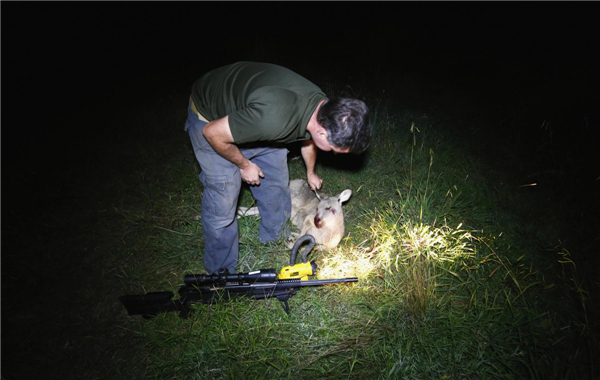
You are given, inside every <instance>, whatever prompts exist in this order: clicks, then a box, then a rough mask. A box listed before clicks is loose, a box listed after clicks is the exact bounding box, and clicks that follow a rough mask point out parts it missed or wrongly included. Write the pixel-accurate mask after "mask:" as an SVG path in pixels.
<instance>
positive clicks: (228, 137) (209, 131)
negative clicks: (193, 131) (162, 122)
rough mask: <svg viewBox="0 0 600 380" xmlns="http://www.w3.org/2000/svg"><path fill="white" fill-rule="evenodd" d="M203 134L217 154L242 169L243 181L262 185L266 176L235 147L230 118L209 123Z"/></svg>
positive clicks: (226, 117)
mask: <svg viewBox="0 0 600 380" xmlns="http://www.w3.org/2000/svg"><path fill="white" fill-rule="evenodd" d="M202 134H203V135H204V137H205V138H206V141H208V143H209V144H210V146H212V148H213V149H214V150H215V152H217V153H218V154H219V155H221V157H223V158H224V159H226V160H227V161H229V162H232V163H233V164H235V165H236V166H237V167H238V168H240V174H241V176H242V181H244V182H246V183H247V184H249V185H260V177H262V178H264V174H263V172H262V171H261V170H260V168H259V167H258V165H256V164H254V163H252V162H250V161H249V160H248V159H247V158H246V157H244V155H243V154H242V152H240V149H239V148H238V147H237V145H235V141H234V140H233V135H232V134H231V129H230V128H229V117H228V116H225V117H223V118H221V119H218V120H214V121H211V122H210V123H208V124H207V125H206V126H205V127H204V129H203V130H202Z"/></svg>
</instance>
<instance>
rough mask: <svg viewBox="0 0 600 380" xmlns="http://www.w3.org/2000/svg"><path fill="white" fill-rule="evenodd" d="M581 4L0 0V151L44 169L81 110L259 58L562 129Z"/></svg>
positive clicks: (135, 98)
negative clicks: (501, 110) (444, 97)
mask: <svg viewBox="0 0 600 380" xmlns="http://www.w3.org/2000/svg"><path fill="white" fill-rule="evenodd" d="M592 14H593V6H592V5H589V3H575V4H570V3H528V2H525V3H492V4H487V3H430V2H426V3H375V4H371V3H337V2H335V3H325V4H318V3H302V4H297V3H264V4H261V3H258V4H246V3H234V4H228V3H204V2H197V3H189V2H179V3H174V4H168V5H167V4H164V3H153V2H150V3H144V4H141V3H136V2H129V3H112V2H111V3H92V4H89V3H75V2H72V3H50V4H46V3H33V4H30V3H6V2H5V3H3V4H2V53H3V54H2V89H3V91H2V95H3V97H2V111H3V112H2V121H3V128H2V132H3V137H4V139H3V151H5V152H4V153H5V154H3V157H5V158H7V159H8V158H9V157H10V161H9V162H10V166H11V167H13V165H15V164H24V166H26V167H28V168H29V169H32V168H33V170H34V171H35V172H45V171H46V168H43V167H40V165H41V166H47V165H49V164H51V165H55V164H58V165H62V161H60V159H59V156H65V155H67V156H68V154H69V151H70V150H73V151H76V150H77V149H76V146H77V144H78V143H79V142H80V141H83V140H85V139H86V137H87V136H86V134H87V132H88V131H87V129H88V127H87V125H88V124H90V123H88V121H90V119H94V118H95V117H97V116H98V115H102V114H107V113H113V114H114V113H118V112H127V108H129V111H130V110H131V108H133V107H135V104H136V102H143V101H144V98H149V97H156V96H161V95H162V96H164V94H166V93H175V92H185V89H189V88H190V87H191V85H192V83H193V81H194V80H195V79H197V78H198V77H199V76H200V75H201V74H202V73H203V72H205V71H207V70H210V69H212V68H215V67H218V66H220V65H223V64H227V63H231V62H234V61H236V60H251V59H256V60H259V59H261V58H263V59H268V60H270V61H272V62H274V63H279V64H282V65H286V66H288V67H290V68H292V69H294V70H296V71H298V72H299V73H301V74H302V75H304V76H306V77H308V78H310V79H312V80H313V81H315V82H317V81H318V80H319V79H321V78H327V79H328V80H330V81H332V82H333V81H340V82H347V83H348V84H349V85H352V86H355V87H360V88H361V89H364V90H365V91H368V92H372V93H380V92H383V91H384V90H385V91H386V94H387V96H388V97H394V96H395V95H398V96H404V98H408V100H407V101H410V100H411V99H410V98H411V96H408V95H409V94H407V93H406V92H407V91H411V92H412V93H413V96H412V98H414V99H416V98H418V97H421V98H422V99H428V100H429V101H432V99H431V94H429V93H428V94H424V93H423V91H420V89H424V88H434V89H441V90H440V91H457V90H461V91H465V92H467V93H468V94H471V95H473V98H475V99H477V98H479V99H481V98H483V99H485V100H486V101H490V102H493V101H499V102H506V101H509V100H510V99H511V98H513V99H517V98H522V99H523V102H528V107H529V108H528V109H529V110H530V111H531V112H532V113H536V112H537V113H538V114H539V116H537V117H538V118H541V117H546V118H553V119H554V120H555V128H556V129H557V133H564V135H565V137H569V136H570V134H571V133H577V129H576V128H574V127H573V126H571V127H568V126H563V127H559V124H560V123H561V122H563V121H567V120H568V121H569V122H571V123H572V122H575V121H577V122H582V120H583V118H585V117H587V123H588V125H589V123H591V122H594V118H593V116H590V115H591V113H590V112H591V110H592V108H593V106H594V105H596V104H598V102H597V101H598V91H597V90H596V89H597V82H596V80H597V74H596V71H597V66H598V50H599V49H598V48H597V45H596V44H595V41H597V39H596V38H597V34H598V33H597V32H598V27H597V26H596V22H595V20H593V18H592ZM434 95H439V94H434ZM428 97H429V98H428ZM422 99H421V100H422ZM128 105H129V107H128ZM535 107H537V108H536V109H534V108H535ZM557 107H558V108H559V109H557ZM544 113H545V114H544ZM542 115H543V116H542ZM540 124H541V123H540ZM504 127H506V126H504ZM536 127H537V125H536ZM95 128H97V127H95ZM96 133H98V131H97V130H96ZM106 133H114V131H110V127H106ZM7 142H10V143H7ZM13 150H16V151H13ZM9 152H10V155H8V153H9ZM77 154H80V152H78V151H77ZM40 157H43V159H42V160H40V159H39V158H40ZM7 164H8V162H7ZM6 166H8V165H3V171H4V170H6ZM22 167H23V165H20V168H19V169H18V170H21V168H22ZM36 168H39V169H36Z"/></svg>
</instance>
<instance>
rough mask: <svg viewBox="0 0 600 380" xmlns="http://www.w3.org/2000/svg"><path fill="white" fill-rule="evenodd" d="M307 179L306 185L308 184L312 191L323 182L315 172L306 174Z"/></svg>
mask: <svg viewBox="0 0 600 380" xmlns="http://www.w3.org/2000/svg"><path fill="white" fill-rule="evenodd" d="M306 176H307V179H308V186H310V189H311V190H312V191H315V189H317V190H318V189H320V188H321V185H322V184H323V180H322V179H321V178H320V177H319V176H318V175H316V174H315V173H310V174H307V175H306Z"/></svg>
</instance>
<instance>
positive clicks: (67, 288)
mask: <svg viewBox="0 0 600 380" xmlns="http://www.w3.org/2000/svg"><path fill="white" fill-rule="evenodd" d="M380 103H381V99H371V102H370V104H380ZM185 104H186V103H185V97H184V96H181V97H167V98H164V99H160V102H158V103H157V104H153V105H152V106H151V107H147V108H145V109H136V110H135V112H134V111H132V112H133V113H132V115H135V116H132V117H130V118H124V119H122V120H121V121H118V122H117V121H115V120H110V121H109V122H110V123H114V124H113V125H112V128H114V130H115V131H119V130H121V131H123V130H129V131H131V132H130V133H131V136H126V134H125V133H122V132H121V133H119V134H115V135H114V136H115V137H114V139H115V140H114V141H107V142H106V145H105V146H106V148H105V149H104V150H102V149H101V150H98V151H93V152H89V155H90V158H89V159H90V160H91V161H93V162H96V165H95V166H94V170H95V173H97V177H98V180H97V182H85V183H80V184H77V183H75V185H76V186H77V189H78V192H77V194H79V196H78V198H77V199H75V200H72V201H70V203H69V204H70V205H72V206H71V207H72V208H66V207H64V206H61V207H60V208H58V207H57V209H56V210H54V211H52V212H50V211H48V212H44V213H42V214H41V215H40V218H42V219H43V220H42V222H43V223H45V225H46V226H47V228H48V231H50V232H49V233H43V232H44V231H39V232H40V234H39V235H38V236H40V241H31V242H30V244H29V247H30V248H29V249H28V250H25V251H24V254H23V258H22V260H23V262H22V268H21V270H22V271H23V273H16V274H14V276H15V277H16V278H20V277H21V276H25V273H26V272H27V270H28V269H29V264H27V263H29V262H32V260H37V265H41V266H44V267H46V268H47V269H48V272H51V273H63V274H68V275H65V276H63V277H62V278H59V276H56V278H52V279H51V280H52V281H54V283H55V284H57V285H56V287H55V289H56V290H55V291H56V293H54V294H53V295H48V298H47V299H46V300H41V301H40V302H41V303H42V304H43V306H44V308H43V309H38V308H36V307H33V311H38V310H44V313H45V315H46V316H47V319H49V320H50V321H51V322H50V323H49V324H48V325H47V326H50V327H48V328H44V327H43V326H35V327H32V330H31V331H33V332H37V331H44V336H43V340H42V341H41V342H39V343H38V345H37V346H35V347H37V348H36V349H32V348H29V350H30V351H29V356H30V357H32V358H33V362H34V363H37V364H36V365H35V366H34V367H37V368H40V371H45V373H46V375H47V374H48V373H50V374H51V375H52V376H49V375H48V376H47V378H69V377H78V376H79V377H82V378H88V379H93V378H98V379H99V378H156V379H163V378H177V379H190V378H199V379H213V378H216V379H259V378H260V379H263V378H282V379H287V378H290V379H291V378H301V379H310V378H327V379H337V378H340V379H348V378H368V379H377V378H381V379H386V378H393V379H396V378H411V379H412V378H419V379H445V378H448V379H457V378H468V379H478V378H482V379H485V378H509V379H512V378H534V379H548V378H574V379H575V378H576V379H580V378H592V376H593V374H594V373H593V372H592V370H593V368H594V366H597V363H596V362H595V360H596V359H595V357H594V356H593V355H594V350H595V351H596V354H597V348H595V347H596V346H597V341H596V340H595V339H596V336H595V334H596V330H595V329H596V322H594V315H595V316H596V317H597V314H596V313H595V311H594V310H592V306H591V305H590V304H589V302H588V295H587V294H588V293H587V291H586V290H585V289H584V287H583V283H582V281H581V280H580V279H579V277H578V272H577V267H576V266H575V263H574V262H573V260H572V257H571V255H570V253H569V252H568V251H567V250H566V249H565V248H564V247H562V246H557V244H558V242H559V239H560V238H561V237H560V236H555V235H552V234H553V233H554V231H553V230H552V229H550V228H549V229H548V231H546V230H543V228H545V227H544V225H543V223H541V222H543V221H541V222H540V221H539V220H538V221H535V220H534V221H532V220H528V221H527V220H526V219H523V218H522V214H517V213H515V209H517V208H518V209H519V210H520V211H521V212H523V211H524V210H529V209H531V210H533V209H535V208H536V207H539V205H538V204H536V203H535V200H532V199H531V198H526V199H524V200H523V201H522V197H519V196H518V195H515V194H512V193H510V191H513V190H512V189H509V188H508V187H505V188H497V187H496V188H495V187H494V185H493V184H492V183H491V182H490V178H489V177H488V176H489V175H490V174H491V173H493V175H494V176H503V175H505V176H508V174H503V173H505V172H503V170H504V168H501V167H493V166H490V165H492V164H491V163H489V162H486V161H484V160H480V159H478V158H477V157H475V156H473V153H472V150H471V147H470V146H469V144H468V142H464V141H459V138H458V137H456V136H454V135H451V134H450V133H449V132H445V131H444V129H443V128H436V121H435V119H433V118H432V117H431V116H430V115H426V114H422V113H419V112H413V111H410V110H407V109H399V110H387V109H385V107H380V106H378V107H377V108H375V109H374V115H375V118H374V119H375V120H374V127H375V136H374V141H373V146H372V149H370V150H369V152H368V153H367V154H365V155H364V156H360V157H348V156H343V155H337V156H334V155H329V154H322V155H320V161H319V165H318V168H317V170H318V172H319V174H320V175H321V176H322V177H323V178H324V179H325V182H324V191H325V192H326V193H329V194H334V193H338V192H340V191H341V190H343V189H346V188H350V189H352V190H353V196H352V198H351V199H350V201H349V202H348V203H347V205H346V206H345V216H346V230H347V232H346V237H345V238H344V239H343V240H342V243H341V244H340V246H339V247H338V248H337V249H336V250H331V251H328V250H325V251H322V252H318V253H313V255H314V256H311V257H312V258H315V257H316V259H317V262H318V264H319V267H320V273H319V278H339V277H346V276H358V277H359V279H360V281H359V283H357V284H354V285H352V286H331V287H320V288H305V289H303V290H302V291H301V292H300V293H299V294H298V295H296V296H295V297H293V298H292V299H291V300H290V307H291V315H290V316H287V315H286V314H285V313H284V311H283V309H282V307H281V306H280V305H279V301H277V300H276V299H275V300H263V301H252V300H245V299H239V300H234V301H231V302H227V303H223V304H215V305H198V306H197V307H196V311H195V313H194V314H193V316H192V317H191V318H190V319H189V320H181V319H179V318H178V316H177V315H176V314H175V313H171V314H165V315H161V316H159V317H157V318H155V319H152V320H143V319H141V318H138V317H135V318H132V317H128V316H127V315H126V312H125V310H124V308H122V307H121V305H120V304H119V303H118V301H117V297H118V296H119V295H120V294H140V293H144V292H148V291H159V290H173V291H176V290H177V288H178V286H179V285H181V283H182V281H183V276H184V275H185V274H187V273H202V272H203V267H202V249H203V241H202V234H201V220H200V217H201V216H200V201H201V196H202V186H201V184H200V182H199V181H198V178H197V174H198V173H199V167H198V165H197V163H196V162H195V159H194V156H193V152H192V150H191V146H190V144H189V142H188V139H187V136H186V134H185V133H184V132H183V131H182V126H183V122H184V118H185V108H184V107H185ZM103 122H104V121H103ZM132 126H133V127H132ZM142 126H143V129H144V133H139V131H140V128H141V127H142ZM134 137H135V138H134ZM132 141H134V142H133V143H132ZM108 147H110V150H109V149H108ZM293 157H294V154H293V153H292V154H291V157H290V158H293ZM290 174H291V178H303V177H304V175H305V174H304V167H303V163H302V160H297V159H291V160H290ZM76 177H77V175H76V174H73V178H76ZM73 181H76V180H75V179H73ZM75 185H74V186H75ZM53 196H54V195H52V194H50V195H49V196H48V197H49V199H53V198H52V197H53ZM506 199H510V200H511V203H512V204H514V205H516V206H513V207H505V206H506V202H504V201H505V200H506ZM252 202H253V201H252V198H251V196H250V194H249V191H248V190H243V195H242V199H241V203H242V205H244V206H251V205H252ZM520 202H522V203H520ZM56 204H58V203H56ZM37 222H40V221H39V220H37V221H36V223H37ZM14 223H18V221H15V222H14ZM540 229H542V230H543V231H542V232H540ZM17 230H18V229H17V228H16V227H15V228H13V229H10V228H9V229H8V234H9V237H12V238H13V239H14V240H15V241H16V240H18V239H25V238H26V234H25V233H23V234H19V233H18V232H16V231H17ZM19 231H20V229H19ZM54 231H63V232H62V233H63V235H61V238H60V239H51V240H42V238H41V237H42V236H48V235H49V234H50V233H53V232H54ZM257 235H258V220H257V219H256V218H254V217H247V218H243V219H240V248H241V249H240V251H241V254H240V262H239V266H238V271H240V272H247V271H250V270H255V269H261V268H277V269H278V270H279V269H280V268H281V267H282V266H284V265H286V263H287V261H288V260H289V250H288V248H286V246H285V244H284V243H283V242H279V243H275V244H271V245H268V246H262V245H260V244H259V243H258V241H257ZM537 238H542V239H548V240H546V241H543V246H544V247H555V248H553V249H552V250H549V249H546V248H544V250H543V252H541V250H540V245H539V241H538V240H536V241H532V240H535V239H537ZM41 250H44V251H45V252H47V256H46V257H42V258H39V257H38V256H36V253H39V252H40V251H41ZM541 254H545V255H546V256H545V257H541V256H540V255H541ZM67 261H69V262H70V268H69V269H65V268H64V267H63V264H64V263H65V262H67ZM40 281H41V280H40ZM33 285H36V284H35V282H34V284H33ZM8 290H9V291H11V292H14V293H15V294H16V295H18V294H20V293H19V292H20V290H19V289H16V288H14V289H8ZM6 291H7V289H4V291H3V296H4V292H6ZM33 311H32V310H20V309H19V310H13V312H14V315H15V316H14V319H15V320H14V321H10V322H12V323H15V324H18V323H19V322H18V321H17V317H18V318H22V317H24V316H27V315H29V316H30V318H34V316H32V315H31V314H28V313H32V312H33ZM3 318H5V317H4V313H3ZM57 326H58V327H57ZM33 332H32V333H24V334H23V336H22V337H21V338H20V339H21V340H20V342H19V345H20V347H22V348H21V349H22V350H24V352H28V351H27V350H28V348H27V347H34V344H35V343H36V342H37V341H36V339H37V338H39V335H38V334H37V333H33ZM11 343H12V344H16V343H15V342H14V341H11ZM43 361H44V362H43ZM40 363H45V364H40ZM596 371H597V370H596ZM595 374H596V375H597V372H596V373H595Z"/></svg>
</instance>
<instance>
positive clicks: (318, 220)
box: [315, 214, 325, 228]
mask: <svg viewBox="0 0 600 380" xmlns="http://www.w3.org/2000/svg"><path fill="white" fill-rule="evenodd" d="M324 225H325V222H324V221H322V220H321V218H319V214H317V215H315V227H317V228H321V227H323V226H324Z"/></svg>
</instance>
